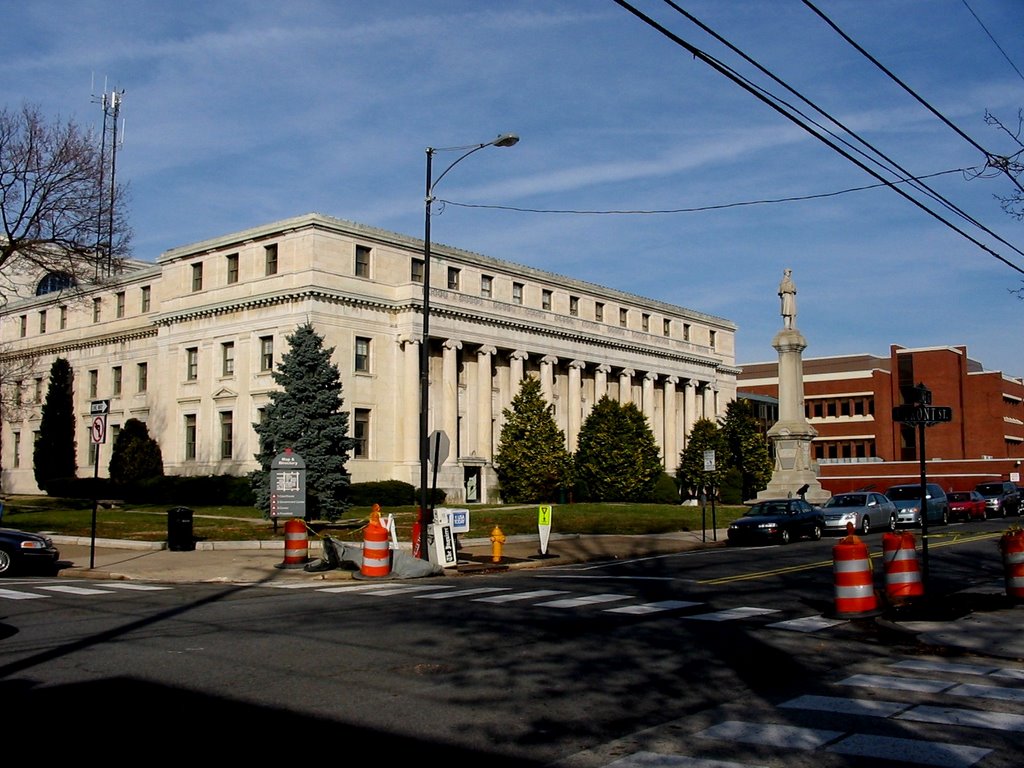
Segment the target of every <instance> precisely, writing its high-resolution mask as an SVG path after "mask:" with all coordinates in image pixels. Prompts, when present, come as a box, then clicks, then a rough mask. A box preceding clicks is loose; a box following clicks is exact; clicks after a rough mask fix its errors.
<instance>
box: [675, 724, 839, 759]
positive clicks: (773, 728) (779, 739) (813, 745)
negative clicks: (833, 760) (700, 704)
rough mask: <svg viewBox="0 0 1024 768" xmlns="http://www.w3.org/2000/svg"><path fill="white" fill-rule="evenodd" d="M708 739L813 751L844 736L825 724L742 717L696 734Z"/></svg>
mask: <svg viewBox="0 0 1024 768" xmlns="http://www.w3.org/2000/svg"><path fill="white" fill-rule="evenodd" d="M694 735H695V736H698V737H700V738H704V739H718V740H720V741H742V742H746V743H748V744H765V745H768V746H772V747H790V748H792V749H802V750H805V751H809V750H812V749H817V748H819V747H822V746H824V745H826V744H828V743H829V742H830V741H834V740H835V739H838V738H839V737H840V736H843V735H844V734H843V732H842V731H829V730H826V729H824V728H800V727H799V726H795V725H779V724H777V723H746V722H743V721H741V720H726V721H725V722H724V723H719V724H718V725H713V726H711V727H710V728H705V729H704V730H703V731H700V732H699V733H696V734H694Z"/></svg>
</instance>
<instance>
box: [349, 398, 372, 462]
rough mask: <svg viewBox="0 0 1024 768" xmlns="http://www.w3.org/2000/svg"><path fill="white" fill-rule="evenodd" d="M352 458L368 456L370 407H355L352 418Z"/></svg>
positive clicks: (365, 457) (366, 457)
mask: <svg viewBox="0 0 1024 768" xmlns="http://www.w3.org/2000/svg"><path fill="white" fill-rule="evenodd" d="M352 438H353V440H352V458H354V459H368V458H370V409H369V408H356V410H355V413H354V414H353V418H352Z"/></svg>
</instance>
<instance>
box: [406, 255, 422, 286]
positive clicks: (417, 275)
mask: <svg viewBox="0 0 1024 768" xmlns="http://www.w3.org/2000/svg"><path fill="white" fill-rule="evenodd" d="M409 277H410V278H411V279H412V281H413V282H414V283H422V282H423V259H413V260H412V271H410V273H409Z"/></svg>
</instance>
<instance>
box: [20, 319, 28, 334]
mask: <svg viewBox="0 0 1024 768" xmlns="http://www.w3.org/2000/svg"><path fill="white" fill-rule="evenodd" d="M18 334H19V335H20V336H21V338H25V336H27V335H28V315H22V316H21V317H19V318H18Z"/></svg>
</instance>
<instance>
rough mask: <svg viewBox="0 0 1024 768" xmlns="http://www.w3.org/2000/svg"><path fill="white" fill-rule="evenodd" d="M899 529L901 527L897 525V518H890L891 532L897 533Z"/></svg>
mask: <svg viewBox="0 0 1024 768" xmlns="http://www.w3.org/2000/svg"><path fill="white" fill-rule="evenodd" d="M898 527H899V526H898V525H897V524H896V517H895V516H893V517H890V518H889V531H890V532H891V533H895V532H896V529H897V528H898Z"/></svg>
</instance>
